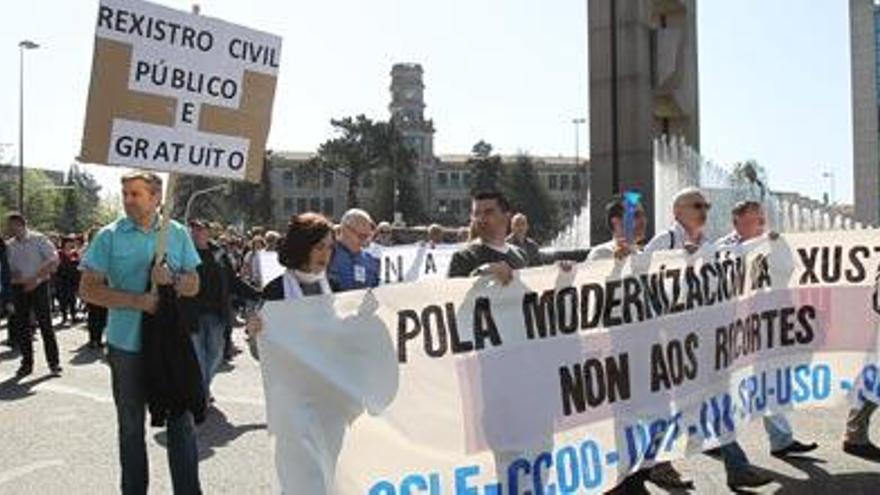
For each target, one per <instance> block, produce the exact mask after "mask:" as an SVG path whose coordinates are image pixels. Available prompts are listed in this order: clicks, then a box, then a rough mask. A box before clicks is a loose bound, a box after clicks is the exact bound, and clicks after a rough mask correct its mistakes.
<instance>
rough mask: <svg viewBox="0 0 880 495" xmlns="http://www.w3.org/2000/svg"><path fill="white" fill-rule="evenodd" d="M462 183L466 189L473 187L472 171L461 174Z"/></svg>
mask: <svg viewBox="0 0 880 495" xmlns="http://www.w3.org/2000/svg"><path fill="white" fill-rule="evenodd" d="M461 185H462V186H464V188H465V189H467V188H468V187H471V173H470V172H464V173H462V174H461Z"/></svg>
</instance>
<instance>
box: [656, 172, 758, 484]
mask: <svg viewBox="0 0 880 495" xmlns="http://www.w3.org/2000/svg"><path fill="white" fill-rule="evenodd" d="M710 208H711V205H710V204H709V202H708V201H707V200H706V196H705V195H704V194H703V192H702V191H700V190H699V189H697V188H695V187H689V188H686V189H683V190H681V191H679V192H678V194H676V195H675V198H674V199H673V201H672V213H673V216H674V217H675V221H674V222H673V224H672V225H671V226H670V227H669V228H668V229H666V230H663V231H660V232H659V233H658V234H657V235H655V236H654V238H653V239H651V242H649V243H648V245H647V246H646V247H645V252H646V253H650V252H654V251H663V250H667V249H684V250H686V251H687V252H689V253H691V254H693V253H695V252H697V251H698V250H699V249H700V248H701V247H703V246H704V245H706V244H708V239H706V236H705V233H704V232H705V228H706V220H707V218H708V215H709V209H710ZM710 452H712V451H710ZM715 452H716V453H717V454H718V455H719V456H720V457H721V459H722V460H723V461H724V469H725V471H727V486H728V487H730V489H731V490H738V489H742V488H755V487H759V486H764V485H766V484H768V483H771V482H772V481H773V479H772V478H770V477H769V476H766V475H764V474H763V473H761V472H759V471H758V470H756V469H755V468H754V467H753V466H752V465H751V464H750V463H749V460H748V457H746V453H745V451H743V449H742V447H740V445H739V443H738V442H736V441H733V442H730V443H728V444H726V445H723V446H722V447H720V448H719V449H718V450H717V451H715ZM655 477H656V478H655ZM651 480H652V481H655V482H656V483H657V484H659V485H660V486H664V482H665V481H666V480H665V479H664V478H663V477H662V476H660V473H655V472H653V471H652V473H651Z"/></svg>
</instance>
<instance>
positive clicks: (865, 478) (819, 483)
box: [764, 454, 880, 495]
mask: <svg viewBox="0 0 880 495" xmlns="http://www.w3.org/2000/svg"><path fill="white" fill-rule="evenodd" d="M841 455H845V454H841ZM782 460H783V461H784V462H785V463H786V464H788V465H790V466H792V467H794V468H795V469H798V470H799V471H801V472H803V473H804V474H806V475H807V479H797V478H791V477H789V476H785V475H783V474H780V473H777V472H774V471H769V470H764V472H766V473H767V474H768V475H769V476H771V477H773V479H775V480H776V481H777V482H778V483H779V484H780V485H782V486H781V488H780V489H779V490H777V491H776V492H775V493H777V494H783V495H785V494H796V495H805V494H810V493H846V494H847V495H859V494H875V493H877V492H878V488H877V487H878V486H880V472H877V471H873V472H861V473H846V474H831V473H829V472H828V471H826V470H825V469H823V468H822V466H821V465H822V464H826V461H824V460H822V459H817V458H815V457H810V456H797V457H790V458H786V459H782Z"/></svg>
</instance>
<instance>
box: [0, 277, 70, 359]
mask: <svg viewBox="0 0 880 495" xmlns="http://www.w3.org/2000/svg"><path fill="white" fill-rule="evenodd" d="M12 305H13V306H14V307H15V314H14V315H13V316H12V319H11V321H10V324H11V328H12V331H13V333H14V334H15V336H16V339H15V340H16V342H17V343H18V349H19V350H20V351H21V365H22V366H31V367H32V366H33V365H34V340H33V335H32V333H31V332H33V329H32V327H31V325H30V315H31V311H33V312H34V316H35V317H36V319H37V325H39V327H40V335H41V336H42V339H43V350H44V351H46V362H47V363H49V366H55V365H57V364H58V342H57V341H56V340H55V331H54V330H53V329H52V316H51V313H50V308H49V305H50V302H49V284H48V283H46V282H43V283H42V284H40V285H38V286H37V288H36V289H34V290H32V291H30V292H25V291H24V290H23V288H22V286H20V285H13V286H12Z"/></svg>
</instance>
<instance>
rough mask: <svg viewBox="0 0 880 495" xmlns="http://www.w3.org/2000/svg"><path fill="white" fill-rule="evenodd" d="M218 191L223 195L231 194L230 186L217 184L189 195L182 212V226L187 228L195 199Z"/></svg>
mask: <svg viewBox="0 0 880 495" xmlns="http://www.w3.org/2000/svg"><path fill="white" fill-rule="evenodd" d="M220 190H222V191H223V194H230V193H231V192H232V186H230V185H229V184H228V183H223V184H217V185H216V186H211V187H207V188H205V189H200V190H198V191H196V192H194V193H192V194H191V195H190V197H189V199H188V200H187V201H186V209H185V210H184V213H183V224H184V225H186V226H189V212H190V210H191V209H192V205H193V202H195V199H196V198H197V197H199V196H202V195H205V194H208V193H210V192H214V191H220Z"/></svg>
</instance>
